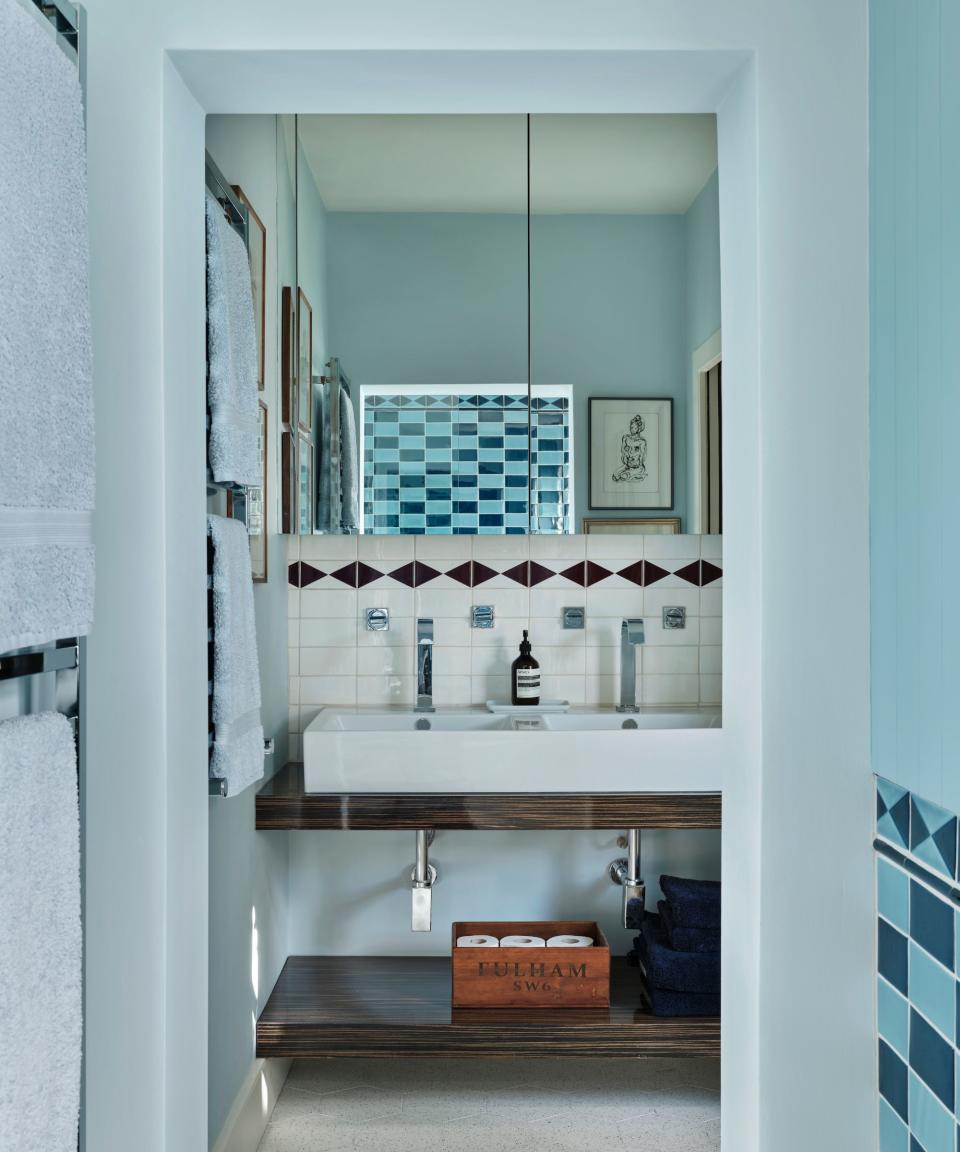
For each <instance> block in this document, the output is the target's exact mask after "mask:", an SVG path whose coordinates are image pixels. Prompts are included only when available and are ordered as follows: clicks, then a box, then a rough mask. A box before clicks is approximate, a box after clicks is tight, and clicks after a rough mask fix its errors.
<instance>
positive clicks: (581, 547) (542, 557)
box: [529, 534, 587, 564]
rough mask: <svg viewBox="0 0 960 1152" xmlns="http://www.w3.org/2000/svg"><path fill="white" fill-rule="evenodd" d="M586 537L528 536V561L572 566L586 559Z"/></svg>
mask: <svg viewBox="0 0 960 1152" xmlns="http://www.w3.org/2000/svg"><path fill="white" fill-rule="evenodd" d="M586 540H587V537H586V536H555V535H552V534H551V535H545V536H530V537H529V541H530V559H531V560H537V561H539V562H540V563H544V562H546V561H547V560H551V559H552V560H559V561H560V562H563V563H567V564H572V563H573V562H574V561H575V560H583V559H584V558H585V557H586V554H587V549H586Z"/></svg>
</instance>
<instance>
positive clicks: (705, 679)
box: [700, 676, 723, 704]
mask: <svg viewBox="0 0 960 1152" xmlns="http://www.w3.org/2000/svg"><path fill="white" fill-rule="evenodd" d="M722 702H723V677H722V676H701V677H700V703H701V704H721V703H722Z"/></svg>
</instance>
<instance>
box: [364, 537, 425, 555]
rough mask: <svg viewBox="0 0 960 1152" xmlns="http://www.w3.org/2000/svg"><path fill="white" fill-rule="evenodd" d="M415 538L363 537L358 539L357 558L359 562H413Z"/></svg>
mask: <svg viewBox="0 0 960 1152" xmlns="http://www.w3.org/2000/svg"><path fill="white" fill-rule="evenodd" d="M415 539H416V537H414V536H368V535H366V534H364V535H363V536H358V537H357V558H358V559H359V560H366V561H369V560H392V561H403V560H412V559H413V557H414V540H415Z"/></svg>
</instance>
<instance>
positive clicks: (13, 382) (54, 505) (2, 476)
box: [0, 0, 94, 652]
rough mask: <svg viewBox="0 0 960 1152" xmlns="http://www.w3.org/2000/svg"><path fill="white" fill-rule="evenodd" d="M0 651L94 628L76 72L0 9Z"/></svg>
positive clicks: (29, 27)
mask: <svg viewBox="0 0 960 1152" xmlns="http://www.w3.org/2000/svg"><path fill="white" fill-rule="evenodd" d="M0 108H2V109H3V115H2V116H0V317H2V322H0V652H4V651H8V650H10V649H12V648H22V647H25V646H27V645H29V644H43V643H46V642H47V641H50V640H54V639H58V638H60V637H63V636H70V635H83V634H85V633H86V632H88V631H89V629H90V625H91V623H92V619H93V579H94V566H93V545H92V532H91V525H92V511H93V496H94V441H93V391H92V376H93V369H92V360H93V358H92V352H91V338H90V305H89V287H88V282H89V242H88V229H87V181H86V163H85V142H84V127H83V104H82V94H81V89H80V83H79V79H78V76H77V68H76V65H75V64H73V63H71V61H70V60H69V59H68V58H67V57H66V55H65V54H64V52H63V51H62V50H61V49H60V48H59V47H58V46H57V44H56V43H55V42H54V40H53V37H51V36H50V35H48V34H47V31H46V29H44V28H43V27H42V26H41V24H40V22H39V21H38V20H37V19H36V18H35V17H34V16H32V15H31V14H29V13H28V12H26V11H24V9H23V8H22V7H21V5H20V4H18V3H16V0H2V2H0Z"/></svg>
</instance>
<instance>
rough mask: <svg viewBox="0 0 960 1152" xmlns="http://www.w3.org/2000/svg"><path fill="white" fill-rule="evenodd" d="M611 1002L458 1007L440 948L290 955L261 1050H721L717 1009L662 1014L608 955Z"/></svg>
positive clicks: (497, 1053)
mask: <svg viewBox="0 0 960 1152" xmlns="http://www.w3.org/2000/svg"><path fill="white" fill-rule="evenodd" d="M610 969H611V970H610V1008H609V1009H606V1008H603V1009H597V1008H568V1009H559V1008H530V1009H525V1008H509V1009H496V1008H456V1009H454V1008H451V1007H450V961H449V960H448V959H445V958H441V957H427V958H414V957H367V956H361V957H353V956H291V957H289V958H288V960H287V962H286V964H285V965H284V967H283V971H282V972H281V973H280V979H279V980H278V981H277V984H276V987H275V988H274V990H273V993H272V995H271V996H270V999H269V1001H268V1002H267V1006H266V1007H265V1008H264V1010H263V1014H262V1015H261V1017H260V1019H259V1021H258V1022H257V1055H258V1056H293V1057H301V1058H302V1057H328V1056H379V1057H397V1056H403V1057H424V1058H427V1057H430V1058H434V1059H436V1058H441V1057H451V1058H469V1057H474V1058H477V1057H483V1058H490V1057H503V1058H517V1057H522V1058H524V1059H529V1058H531V1057H557V1056H566V1057H585V1056H712V1057H717V1056H719V1055H720V1020H719V1017H709V1018H707V1017H704V1018H685V1019H665V1018H660V1017H655V1016H651V1015H650V1014H649V1013H648V1012H647V1011H646V1010H645V1009H644V1008H643V1007H642V1006H641V1000H642V996H641V977H640V973H639V972H638V971H637V969H636V968H632V967H630V966H629V965H628V964H627V962H626V960H624V959H622V958H613V959H612V960H611V965H610Z"/></svg>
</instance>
